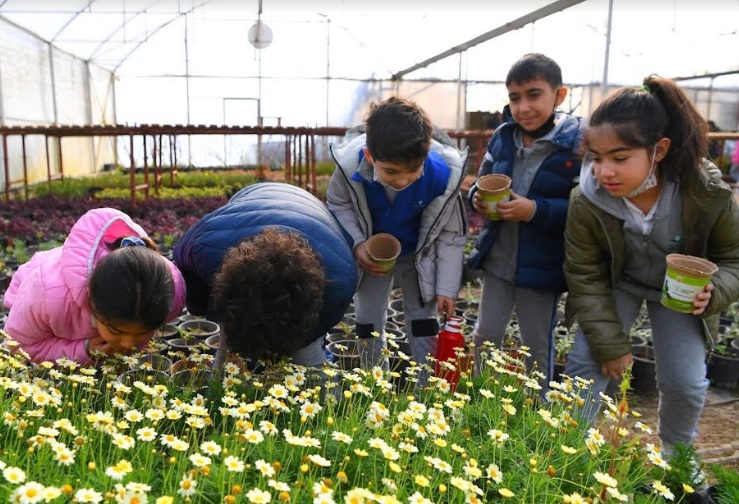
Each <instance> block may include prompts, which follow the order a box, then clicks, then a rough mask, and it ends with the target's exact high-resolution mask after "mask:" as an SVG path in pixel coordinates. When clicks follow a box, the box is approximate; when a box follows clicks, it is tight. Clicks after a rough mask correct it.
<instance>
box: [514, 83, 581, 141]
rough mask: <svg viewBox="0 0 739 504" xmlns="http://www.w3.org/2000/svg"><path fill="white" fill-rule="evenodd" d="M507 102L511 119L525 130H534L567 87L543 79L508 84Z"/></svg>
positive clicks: (551, 112) (562, 99)
mask: <svg viewBox="0 0 739 504" xmlns="http://www.w3.org/2000/svg"><path fill="white" fill-rule="evenodd" d="M507 87H508V102H509V104H510V107H511V114H512V115H513V119H514V120H515V121H516V122H517V123H518V124H519V126H521V127H522V128H523V129H524V130H525V131H536V130H537V129H539V128H541V127H542V126H543V125H544V123H545V122H547V119H549V117H550V116H551V115H552V114H553V113H554V109H555V108H557V107H558V106H559V105H560V104H561V103H562V102H563V101H564V99H565V96H567V88H565V87H562V86H560V87H558V88H557V89H552V86H551V85H550V84H549V83H548V82H547V81H545V80H544V79H534V80H530V81H527V82H511V83H510V84H508V86H507Z"/></svg>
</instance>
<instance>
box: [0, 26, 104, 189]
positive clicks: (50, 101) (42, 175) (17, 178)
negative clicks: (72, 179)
mask: <svg viewBox="0 0 739 504" xmlns="http://www.w3.org/2000/svg"><path fill="white" fill-rule="evenodd" d="M113 89H114V88H113V75H112V73H111V72H110V71H107V70H104V69H102V68H100V67H98V66H96V65H92V64H89V63H88V62H86V61H84V60H81V59H79V58H77V57H74V56H72V55H70V54H69V53H66V52H64V51H62V50H60V49H58V48H56V47H54V46H53V45H52V44H50V43H49V42H47V41H45V40H43V39H41V38H39V37H37V36H36V35H34V34H32V33H30V32H28V31H27V30H25V29H23V28H21V27H19V26H17V25H15V24H13V23H11V22H9V21H7V20H6V19H4V18H2V17H0V124H2V125H7V126H40V125H49V124H55V125H83V124H114V123H115V100H114V93H113ZM113 146H114V142H113V139H112V138H92V139H91V138H84V137H80V138H65V139H64V140H62V149H63V152H64V165H63V172H64V175H65V176H77V175H83V174H84V175H86V174H90V173H94V172H97V171H99V170H100V169H101V168H102V166H103V165H104V164H106V163H115V162H116V158H115V150H114V148H113ZM2 149H3V146H2V144H0V160H2V159H5V156H6V153H4V152H2ZM7 149H8V152H7V159H8V168H9V180H10V185H11V187H12V188H15V187H22V186H23V142H22V139H21V137H16V136H13V137H9V138H8V141H7ZM47 149H48V160H49V165H50V167H51V170H50V171H51V174H52V175H58V174H59V173H60V171H61V170H60V166H59V141H58V140H57V139H56V138H48V139H47V138H45V137H44V136H41V135H28V136H26V137H25V150H26V166H27V171H28V182H29V184H33V183H36V182H41V181H43V180H46V179H47V176H48V173H47ZM6 184H7V181H6V175H5V167H4V165H0V189H2V190H4V189H5V185H6Z"/></svg>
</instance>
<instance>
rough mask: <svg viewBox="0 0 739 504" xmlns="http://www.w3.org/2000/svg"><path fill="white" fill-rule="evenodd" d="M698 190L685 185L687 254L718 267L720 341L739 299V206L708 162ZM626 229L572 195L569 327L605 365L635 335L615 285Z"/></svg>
mask: <svg viewBox="0 0 739 504" xmlns="http://www.w3.org/2000/svg"><path fill="white" fill-rule="evenodd" d="M704 168H705V169H704V170H703V171H702V172H701V173H700V177H699V181H698V183H696V184H691V185H688V186H687V187H686V186H681V188H680V191H681V194H682V228H683V234H684V236H683V240H684V241H683V250H682V251H680V252H681V253H683V254H688V255H694V256H699V257H704V258H707V259H709V260H711V261H713V262H714V263H716V264H717V265H718V266H719V271H718V273H716V274H715V275H714V276H713V278H712V283H713V285H714V290H713V293H712V295H711V301H710V303H709V305H708V307H707V308H706V310H705V312H704V313H703V314H702V315H701V317H702V318H703V319H704V322H705V323H704V328H705V329H706V336H708V337H709V338H708V339H707V340H708V341H709V344H710V343H711V340H713V341H715V337H716V335H717V333H718V315H719V314H720V313H721V312H722V311H724V310H725V309H726V308H727V307H728V305H729V304H731V303H732V302H734V301H736V300H737V298H738V297H739V206H738V205H737V202H736V200H735V198H734V194H733V193H732V191H731V189H730V188H729V187H728V186H727V185H726V184H724V183H723V182H721V172H720V171H719V170H718V168H716V167H715V166H713V165H712V164H710V163H708V162H706V164H705V166H704ZM623 225H624V222H623V220H622V219H618V218H616V217H614V216H613V215H611V214H609V213H607V212H605V211H603V210H601V209H600V208H598V207H597V206H595V205H594V204H593V203H592V202H590V201H589V200H588V199H587V198H586V197H585V196H584V195H583V194H582V192H581V190H580V188H579V187H578V188H576V189H574V190H573V191H572V194H571V196H570V207H569V212H568V215H567V224H566V227H565V267H564V269H565V278H566V280H567V287H568V289H569V293H568V295H567V303H566V309H565V318H566V320H567V323H568V325H569V324H571V323H572V322H573V319H574V318H575V317H576V318H577V320H578V323H579V324H580V326H581V327H582V329H583V331H584V332H585V336H586V338H587V340H588V343H589V344H590V349H591V351H592V353H593V357H594V358H595V359H596V360H597V361H598V362H600V363H603V362H607V361H609V360H613V359H616V358H618V357H621V356H623V355H626V354H628V353H630V352H631V345H630V342H629V335H628V334H627V333H625V332H624V328H623V327H622V325H621V322H620V320H619V317H618V313H617V312H616V303H615V300H614V297H613V286H614V285H615V284H616V282H617V281H618V280H619V278H621V276H622V273H623V268H624V263H625V259H626V244H625V238H624V230H623Z"/></svg>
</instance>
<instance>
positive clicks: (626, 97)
mask: <svg viewBox="0 0 739 504" xmlns="http://www.w3.org/2000/svg"><path fill="white" fill-rule="evenodd" d="M589 123H590V127H591V128H592V127H595V126H601V125H606V124H607V125H610V126H612V127H613V129H614V131H615V133H616V134H617V135H618V137H619V138H620V139H621V140H622V141H623V142H625V143H626V144H627V145H629V146H630V147H644V148H648V149H650V148H651V147H652V146H654V144H656V143H657V141H658V140H659V139H660V138H665V137H667V138H669V139H670V142H671V143H670V148H669V149H668V151H667V154H666V155H665V157H664V158H663V159H662V160H661V161H660V163H659V166H658V173H659V174H660V175H662V176H664V177H666V178H667V179H668V180H673V181H674V180H677V179H680V180H682V181H689V180H692V179H694V178H695V177H697V175H698V173H699V171H700V170H701V169H702V168H701V166H702V163H701V161H702V158H704V157H705V156H706V154H707V152H708V140H707V136H706V133H707V132H708V125H707V123H706V121H705V120H704V119H703V117H701V115H700V114H699V113H698V111H697V110H696V109H695V107H694V106H693V104H692V103H691V102H690V100H689V99H688V97H687V96H686V95H685V93H684V92H683V91H682V89H680V87H678V85H677V84H675V83H674V82H673V81H671V80H669V79H665V78H662V77H658V76H656V75H650V76H649V77H647V78H646V79H644V85H643V86H642V87H641V88H638V89H637V88H622V89H619V90H618V91H616V92H614V93H613V94H611V95H609V96H608V97H607V98H606V99H605V100H603V102H601V104H600V105H598V108H596V109H595V111H594V112H593V114H592V115H591V116H590V120H589ZM587 143H588V133H587V132H586V134H585V142H584V147H585V149H587Z"/></svg>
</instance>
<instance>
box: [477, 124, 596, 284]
mask: <svg viewBox="0 0 739 504" xmlns="http://www.w3.org/2000/svg"><path fill="white" fill-rule="evenodd" d="M556 119H557V122H558V123H559V122H560V121H564V124H561V125H560V124H558V125H557V126H556V131H555V132H554V133H553V134H552V137H551V138H547V137H545V138H546V139H547V140H549V141H550V142H552V143H553V144H555V145H556V146H557V147H558V148H559V149H558V150H557V151H555V152H553V153H552V154H551V155H549V156H548V157H547V158H546V159H545V160H544V161H543V162H542V164H541V166H539V169H538V170H537V172H536V175H535V176H534V179H533V180H532V182H531V186H530V188H529V193H528V195H526V197H527V198H529V199H531V200H533V201H535V202H536V212H535V213H534V216H533V217H532V218H531V220H530V221H528V222H520V223H519V228H518V229H519V233H518V256H517V258H516V274H515V276H514V282H515V284H516V286H518V287H526V288H531V289H541V290H546V291H553V292H564V291H566V290H567V286H566V284H565V278H564V272H563V265H564V229H565V221H566V219H567V205H568V201H569V196H570V191H571V190H572V188H573V187H574V186H575V185H577V177H578V176H579V174H580V159H579V158H578V157H577V155H576V152H577V149H578V147H579V144H580V140H581V137H582V132H583V130H584V128H585V120H584V119H582V118H580V117H577V116H570V115H566V114H557V118H556ZM515 128H516V124H515V123H514V122H513V119H512V118H510V117H509V118H508V122H506V123H504V124H503V125H501V126H500V127H499V128H498V129H497V130H496V131H495V133H494V134H493V137H492V138H491V139H490V143H489V144H488V148H487V153H486V154H485V159H484V160H483V163H482V166H481V167H480V172H479V174H478V178H479V177H481V176H483V175H488V174H490V173H503V174H505V175H508V176H509V177H510V176H511V173H512V171H513V161H514V156H515V155H516V150H517V148H516V144H515V142H514V139H513V132H514V130H515ZM475 192H476V190H475V189H474V185H473V189H472V190H470V192H469V200H470V203H471V202H472V201H473V197H474V195H475ZM499 230H500V221H491V220H488V221H486V222H485V227H484V228H483V230H482V231H481V232H480V236H479V237H478V239H477V242H476V243H475V250H473V251H472V252H471V253H470V256H469V258H468V261H467V265H468V267H470V268H471V269H478V268H481V267H482V264H483V262H484V261H485V258H486V257H487V255H488V254H489V253H490V251H491V250H492V248H493V245H494V244H495V240H496V239H497V237H498V232H499Z"/></svg>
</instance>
